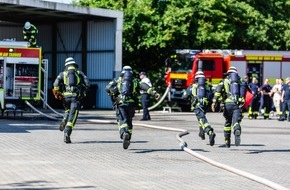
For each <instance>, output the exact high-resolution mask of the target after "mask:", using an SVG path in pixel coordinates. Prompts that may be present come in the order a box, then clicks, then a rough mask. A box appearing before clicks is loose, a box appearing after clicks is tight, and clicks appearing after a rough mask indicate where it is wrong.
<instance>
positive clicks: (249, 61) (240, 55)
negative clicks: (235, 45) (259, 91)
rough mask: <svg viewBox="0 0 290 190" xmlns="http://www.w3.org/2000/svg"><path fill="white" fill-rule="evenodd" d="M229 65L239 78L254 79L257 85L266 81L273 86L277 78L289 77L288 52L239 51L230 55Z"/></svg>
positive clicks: (289, 52)
mask: <svg viewBox="0 0 290 190" xmlns="http://www.w3.org/2000/svg"><path fill="white" fill-rule="evenodd" d="M230 64H231V66H235V67H236V68H237V70H238V72H239V74H240V76H246V75H247V76H248V77H249V78H253V77H256V78H257V79H258V81H259V85H262V84H263V83H264V81H265V79H268V80H269V82H270V84H271V85H274V84H275V80H276V79H277V78H282V79H285V78H287V77H289V76H290V51H266V50H264V51H262V50H239V51H235V54H233V55H231V61H230Z"/></svg>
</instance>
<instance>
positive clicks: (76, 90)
mask: <svg viewBox="0 0 290 190" xmlns="http://www.w3.org/2000/svg"><path fill="white" fill-rule="evenodd" d="M53 86H54V88H53V94H54V96H55V98H56V99H58V100H62V102H63V106H64V109H65V114H64V117H63V120H62V122H61V124H60V126H59V130H60V131H64V142H65V143H71V139H70V136H71V133H72V130H73V128H74V126H75V123H76V121H77V117H78V114H79V109H80V99H82V98H83V97H85V96H86V91H87V89H88V87H89V86H90V84H89V80H88V78H87V77H86V76H85V74H84V73H83V72H82V71H80V70H78V65H77V63H76V62H75V61H74V59H73V58H72V57H69V58H67V59H66V60H65V70H64V71H63V72H61V73H59V75H58V76H57V78H56V79H55V81H54V83H53Z"/></svg>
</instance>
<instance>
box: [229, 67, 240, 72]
mask: <svg viewBox="0 0 290 190" xmlns="http://www.w3.org/2000/svg"><path fill="white" fill-rule="evenodd" d="M227 73H238V70H237V68H236V67H233V66H231V67H230V68H229V70H228V72H227Z"/></svg>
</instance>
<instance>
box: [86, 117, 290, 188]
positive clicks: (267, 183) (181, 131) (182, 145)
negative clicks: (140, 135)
mask: <svg viewBox="0 0 290 190" xmlns="http://www.w3.org/2000/svg"><path fill="white" fill-rule="evenodd" d="M88 122H92V123H109V124H117V122H113V121H104V120H88ZM133 125H135V126H141V127H146V128H151V129H159V130H166V131H176V132H179V133H178V134H177V135H176V138H177V140H178V141H179V145H180V148H181V150H183V151H185V152H187V153H189V154H190V155H192V156H194V157H195V158H197V159H200V160H202V161H204V162H206V163H208V164H210V165H212V166H215V167H218V168H220V169H223V170H226V171H229V172H231V173H234V174H236V175H239V176H242V177H245V178H247V179H250V180H252V181H255V182H258V183H260V184H262V185H265V186H267V187H270V188H272V189H275V190H289V189H288V188H286V187H283V186H281V185H279V184H277V183H274V182H272V181H270V180H267V179H265V178H262V177H259V176H256V175H254V174H251V173H249V172H245V171H242V170H239V169H236V168H233V167H231V166H228V165H225V164H222V163H219V162H216V161H214V160H212V159H209V158H207V157H205V156H203V155H201V154H198V153H197V152H195V151H193V150H191V149H189V148H187V143H186V142H185V141H184V140H183V139H182V137H183V136H185V135H188V134H189V132H188V131H187V130H185V129H179V128H172V127H162V126H156V125H148V124H142V123H134V124H133Z"/></svg>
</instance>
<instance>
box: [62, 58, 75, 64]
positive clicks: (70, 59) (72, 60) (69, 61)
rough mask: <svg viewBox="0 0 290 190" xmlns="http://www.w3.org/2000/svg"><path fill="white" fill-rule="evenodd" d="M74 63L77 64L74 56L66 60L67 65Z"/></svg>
mask: <svg viewBox="0 0 290 190" xmlns="http://www.w3.org/2000/svg"><path fill="white" fill-rule="evenodd" d="M72 64H75V65H76V62H75V60H74V58H72V57H69V58H67V59H66V60H65V65H64V66H68V65H72Z"/></svg>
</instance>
